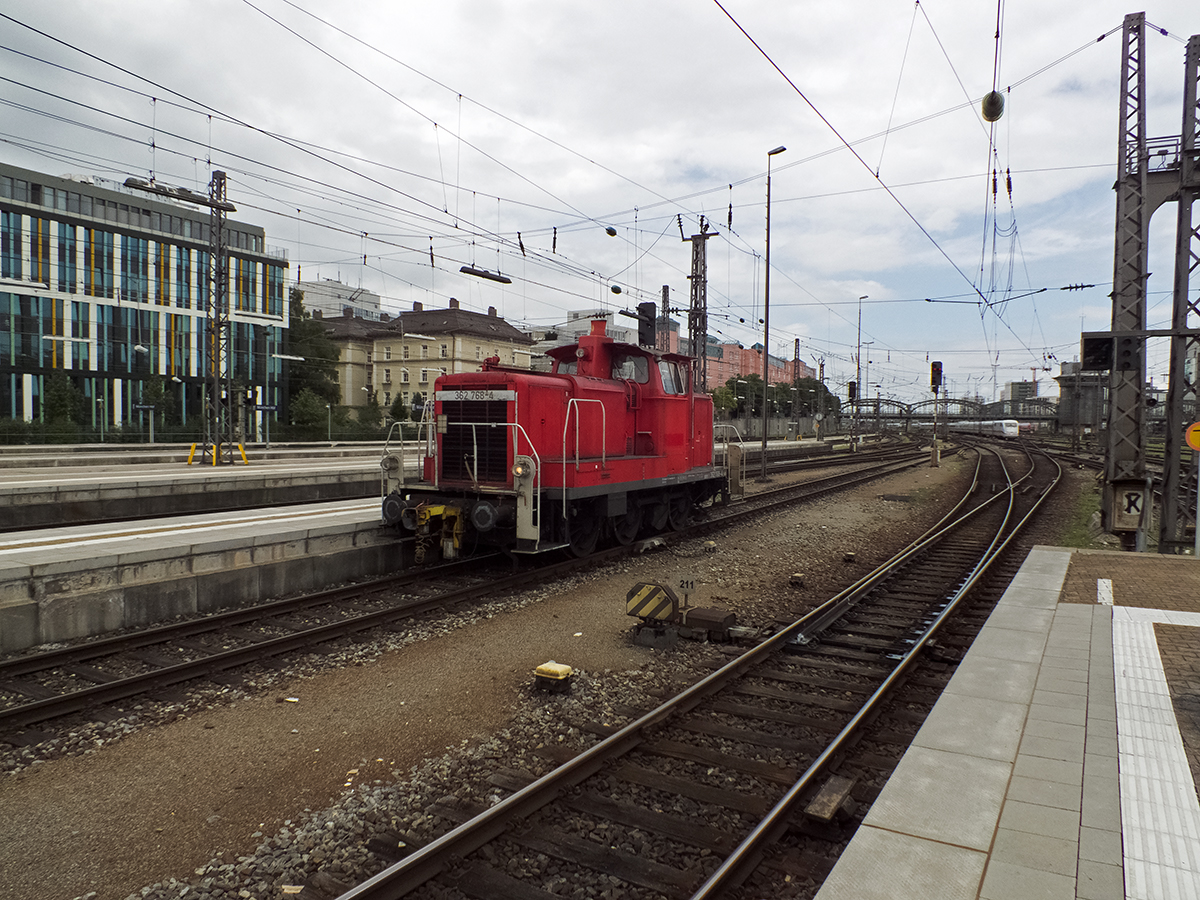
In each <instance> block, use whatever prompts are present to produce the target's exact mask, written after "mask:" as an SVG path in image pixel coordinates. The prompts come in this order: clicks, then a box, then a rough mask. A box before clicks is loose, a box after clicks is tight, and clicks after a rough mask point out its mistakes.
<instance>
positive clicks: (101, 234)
mask: <svg viewBox="0 0 1200 900" xmlns="http://www.w3.org/2000/svg"><path fill="white" fill-rule="evenodd" d="M113 246H114V241H113V235H112V232H111V231H101V230H100V229H98V228H89V229H87V231H86V232H85V234H84V243H83V265H84V281H83V283H84V293H85V294H87V295H88V296H89V297H107V298H109V299H112V295H113V252H114V251H113Z"/></svg>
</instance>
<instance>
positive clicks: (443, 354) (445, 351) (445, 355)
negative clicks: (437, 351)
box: [442, 344, 450, 359]
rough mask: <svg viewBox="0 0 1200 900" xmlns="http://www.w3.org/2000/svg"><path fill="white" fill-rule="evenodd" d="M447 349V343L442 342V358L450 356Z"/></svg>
mask: <svg viewBox="0 0 1200 900" xmlns="http://www.w3.org/2000/svg"><path fill="white" fill-rule="evenodd" d="M448 351H449V348H448V347H447V345H446V344H442V359H449V358H450V353H449V352H448Z"/></svg>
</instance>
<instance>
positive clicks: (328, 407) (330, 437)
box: [325, 403, 333, 444]
mask: <svg viewBox="0 0 1200 900" xmlns="http://www.w3.org/2000/svg"><path fill="white" fill-rule="evenodd" d="M325 408H326V409H327V410H329V431H328V437H329V443H331V444H332V443H333V404H331V403H326V404H325Z"/></svg>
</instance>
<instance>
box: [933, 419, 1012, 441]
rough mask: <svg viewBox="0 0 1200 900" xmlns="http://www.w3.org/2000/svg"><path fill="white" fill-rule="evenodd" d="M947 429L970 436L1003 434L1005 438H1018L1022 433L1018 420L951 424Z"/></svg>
mask: <svg viewBox="0 0 1200 900" xmlns="http://www.w3.org/2000/svg"><path fill="white" fill-rule="evenodd" d="M946 427H947V428H948V429H949V430H950V431H957V432H965V433H969V434H1002V435H1004V436H1005V437H1016V436H1017V435H1019V434H1020V433H1021V425H1020V423H1019V422H1017V420H1016V419H995V420H993V421H991V422H950V423H949V424H948V425H947V426H946Z"/></svg>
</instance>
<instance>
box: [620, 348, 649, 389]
mask: <svg viewBox="0 0 1200 900" xmlns="http://www.w3.org/2000/svg"><path fill="white" fill-rule="evenodd" d="M612 377H613V378H615V379H617V380H619V381H636V382H637V383H638V384H645V383H646V382H647V381H649V380H650V366H649V365H648V364H647V363H646V357H644V356H634V355H632V354H628V355H625V356H614V357H613V367H612Z"/></svg>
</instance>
